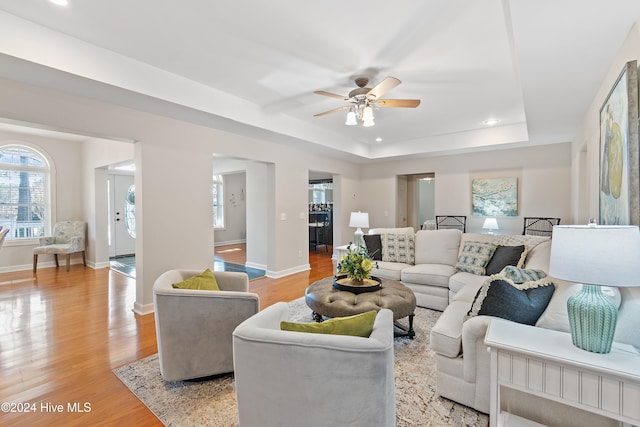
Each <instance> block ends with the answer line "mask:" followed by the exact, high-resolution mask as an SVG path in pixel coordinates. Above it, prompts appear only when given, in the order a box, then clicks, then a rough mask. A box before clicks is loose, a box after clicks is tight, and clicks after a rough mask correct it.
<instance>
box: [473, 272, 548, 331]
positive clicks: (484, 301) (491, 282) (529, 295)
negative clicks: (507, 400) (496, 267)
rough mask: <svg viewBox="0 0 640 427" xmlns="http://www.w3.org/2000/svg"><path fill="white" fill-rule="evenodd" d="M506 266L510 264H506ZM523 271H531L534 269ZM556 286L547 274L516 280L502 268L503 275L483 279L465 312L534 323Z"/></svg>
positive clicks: (542, 311) (526, 323)
mask: <svg viewBox="0 0 640 427" xmlns="http://www.w3.org/2000/svg"><path fill="white" fill-rule="evenodd" d="M507 268H509V267H505V269H507ZM517 270H520V269H517ZM524 271H526V272H527V273H531V272H533V271H535V270H524ZM511 273H515V271H511ZM536 273H538V274H544V273H542V272H536ZM555 289H556V288H555V285H554V284H553V282H552V281H551V278H549V276H546V275H545V276H544V277H542V278H538V279H536V280H532V281H528V282H524V283H516V282H514V281H513V280H511V279H510V278H509V277H507V275H506V274H504V271H503V274H496V275H493V276H491V277H490V278H489V279H487V281H485V282H484V284H483V285H482V287H481V288H480V289H479V290H478V293H477V294H476V297H475V299H474V300H473V304H472V306H471V310H470V311H469V313H468V314H469V316H494V317H501V318H503V319H507V320H511V321H513V322H518V323H523V324H525V325H535V324H536V322H537V321H538V318H540V316H542V313H544V311H545V310H546V308H547V305H549V301H551V297H552V296H553V293H554V291H555Z"/></svg>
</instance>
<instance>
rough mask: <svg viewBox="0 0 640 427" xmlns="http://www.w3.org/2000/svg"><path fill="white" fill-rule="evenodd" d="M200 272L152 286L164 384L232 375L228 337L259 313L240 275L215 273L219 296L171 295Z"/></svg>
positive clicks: (177, 274)
mask: <svg viewBox="0 0 640 427" xmlns="http://www.w3.org/2000/svg"><path fill="white" fill-rule="evenodd" d="M201 272H202V271H199V270H169V271H167V272H165V273H163V274H161V275H160V276H159V277H158V278H157V279H156V281H155V282H154V285H153V303H154V306H155V323H156V340H157V342H158V358H159V361H160V373H161V374H162V377H163V378H164V379H165V380H166V381H177V380H187V379H195V378H202V377H208V376H211V375H217V374H223V373H228V372H232V371H233V353H232V351H233V343H232V337H231V334H232V333H233V330H234V329H235V328H236V326H238V325H239V324H240V323H241V322H242V321H243V320H245V319H247V318H249V317H250V316H252V315H254V314H255V313H257V312H258V311H259V309H260V301H259V299H258V295H257V294H254V293H251V292H248V290H249V277H248V276H247V275H246V274H245V273H238V272H224V271H216V272H214V276H215V278H216V281H217V283H218V287H219V288H220V290H219V291H210V290H195V289H175V288H173V287H172V284H173V283H178V282H182V281H183V280H185V279H188V278H189V277H192V276H194V275H197V274H199V273H201Z"/></svg>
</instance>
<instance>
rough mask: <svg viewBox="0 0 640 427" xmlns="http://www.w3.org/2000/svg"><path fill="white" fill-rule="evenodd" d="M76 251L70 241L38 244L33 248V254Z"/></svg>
mask: <svg viewBox="0 0 640 427" xmlns="http://www.w3.org/2000/svg"><path fill="white" fill-rule="evenodd" d="M75 252H78V250H77V249H76V248H73V247H72V246H71V243H54V244H52V245H46V246H38V247H35V248H34V249H33V253H34V254H71V253H75Z"/></svg>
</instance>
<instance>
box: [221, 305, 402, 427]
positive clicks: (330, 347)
mask: <svg viewBox="0 0 640 427" xmlns="http://www.w3.org/2000/svg"><path fill="white" fill-rule="evenodd" d="M283 320H284V321H289V320H290V319H289V305H288V304H287V303H284V302H279V303H276V304H274V305H272V306H270V307H267V308H266V309H264V310H263V311H261V312H260V313H258V314H256V315H255V316H252V317H251V318H249V319H247V320H246V321H244V322H243V323H241V324H240V325H239V326H238V327H237V328H236V330H235V332H234V333H233V359H234V367H235V380H236V396H237V400H238V412H239V421H240V425H241V426H242V427H258V426H260V427H262V426H281V427H294V426H295V427H297V426H300V425H304V426H306V427H325V426H332V427H340V426H344V427H347V426H348V427H369V426H395V425H396V415H395V406H396V400H395V380H394V370H393V363H394V356H393V313H392V312H391V311H390V310H388V309H382V310H380V311H379V312H378V314H377V316H376V319H375V322H374V326H373V332H372V333H371V335H370V336H369V338H363V337H355V336H347V335H326V334H314V333H306V332H291V331H282V330H280V322H281V321H283Z"/></svg>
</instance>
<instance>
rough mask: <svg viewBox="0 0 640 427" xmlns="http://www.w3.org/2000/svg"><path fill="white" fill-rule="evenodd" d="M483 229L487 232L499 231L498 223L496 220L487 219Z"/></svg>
mask: <svg viewBox="0 0 640 427" xmlns="http://www.w3.org/2000/svg"><path fill="white" fill-rule="evenodd" d="M482 228H484V229H485V230H498V229H500V227H498V221H497V220H496V219H495V218H485V220H484V224H482Z"/></svg>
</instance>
